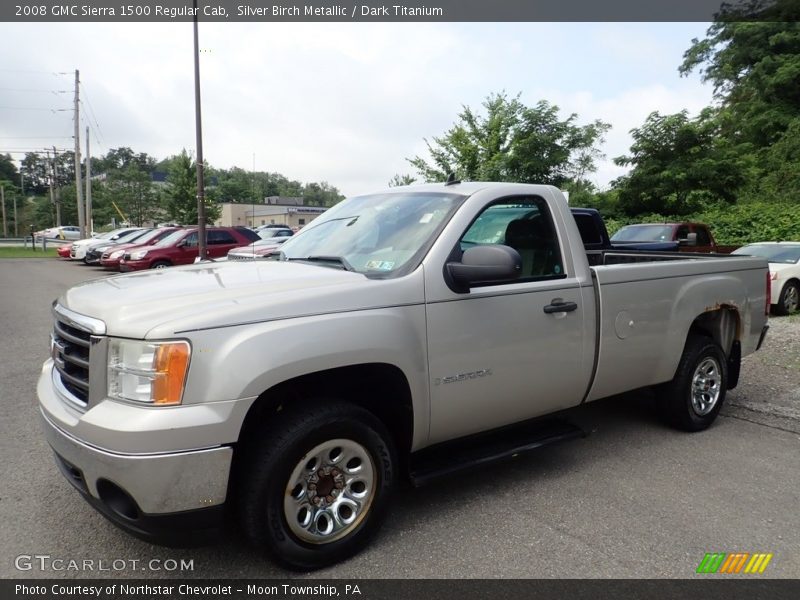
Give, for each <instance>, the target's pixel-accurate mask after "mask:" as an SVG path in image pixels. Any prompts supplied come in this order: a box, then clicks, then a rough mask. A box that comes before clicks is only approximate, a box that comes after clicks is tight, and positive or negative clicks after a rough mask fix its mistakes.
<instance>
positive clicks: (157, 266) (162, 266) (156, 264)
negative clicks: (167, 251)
mask: <svg viewBox="0 0 800 600" xmlns="http://www.w3.org/2000/svg"><path fill="white" fill-rule="evenodd" d="M168 266H170V265H169V263H168V262H167V261H165V260H157V261H156V262H154V263H153V264H152V265H150V268H151V269H166V268H167V267H168Z"/></svg>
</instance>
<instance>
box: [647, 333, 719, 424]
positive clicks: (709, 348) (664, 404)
mask: <svg viewBox="0 0 800 600" xmlns="http://www.w3.org/2000/svg"><path fill="white" fill-rule="evenodd" d="M727 387H728V368H727V361H726V359H725V353H724V352H723V351H722V348H720V347H719V345H717V343H716V342H714V340H712V339H711V338H709V337H706V336H702V335H695V334H690V335H689V338H688V339H687V340H686V346H685V347H684V350H683V356H681V360H680V363H679V364H678V369H677V371H676V372H675V377H674V378H673V379H672V381H670V382H668V383H665V384H663V385H661V386H659V387H658V388H657V390H656V397H657V400H658V405H659V410H660V412H661V415H662V416H663V417H664V419H665V420H666V421H667V422H668V423H669V424H670V425H672V426H674V427H677V428H678V429H683V430H684V431H702V430H703V429H706V428H707V427H709V426H710V425H711V424H712V423H713V422H714V419H716V418H717V415H718V414H719V411H720V409H721V408H722V403H723V402H724V401H725V393H726V391H727Z"/></svg>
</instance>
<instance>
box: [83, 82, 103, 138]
mask: <svg viewBox="0 0 800 600" xmlns="http://www.w3.org/2000/svg"><path fill="white" fill-rule="evenodd" d="M81 87H82V88H83V97H84V98H86V104H87V106H88V107H89V111H88V112H89V113H90V115H91V117H92V120H93V121H94V124H95V126H96V127H97V132H96V133H95V137H97V135H98V134H99V135H100V137H101V138H103V146H106V143H105V141H106V136H104V135H103V131H102V129H101V128H100V123H98V122H97V114H95V112H94V106H92V101H91V100H90V99H89V94H88V92H87V91H86V84H85V83H84V82H82V81H81ZM97 143H98V144H99V143H100V142H99V140H98V142H97Z"/></svg>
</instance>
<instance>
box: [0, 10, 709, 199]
mask: <svg viewBox="0 0 800 600" xmlns="http://www.w3.org/2000/svg"><path fill="white" fill-rule="evenodd" d="M707 27H708V24H706V23H675V24H673V23H622V24H613V23H610V24H603V23H555V24H551V23H478V24H467V23H444V24H412V23H353V24H350V23H201V24H200V47H201V50H202V54H201V67H200V68H201V84H202V100H203V128H204V131H203V134H204V135H203V144H204V153H205V156H206V159H207V160H208V162H209V163H210V164H212V165H213V166H215V167H225V168H228V167H231V166H239V167H241V168H243V169H247V170H249V169H252V168H253V162H254V161H253V157H254V155H255V168H256V170H260V171H276V172H279V173H283V174H284V175H286V176H287V177H289V178H291V179H297V180H300V181H303V182H309V181H328V182H329V183H331V184H332V185H335V186H336V187H338V188H339V189H340V190H341V191H342V192H343V193H344V194H345V195H354V194H359V193H364V192H369V191H372V190H375V189H380V188H383V187H385V186H386V184H387V182H388V180H389V179H390V178H391V177H392V176H393V175H394V174H395V173H401V174H402V173H411V174H413V173H414V172H413V170H412V169H411V167H410V165H408V163H407V162H406V161H405V158H406V157H413V156H414V155H416V154H423V155H424V153H425V144H424V142H423V138H426V137H427V138H430V137H432V136H436V135H440V134H442V133H443V132H444V131H445V130H447V129H448V128H449V127H450V126H451V125H452V124H453V122H454V121H455V118H456V116H457V114H458V112H459V110H460V109H461V106H462V105H469V106H473V107H477V106H479V104H480V103H481V101H482V100H483V99H484V98H485V97H486V96H487V95H488V94H490V93H492V92H499V91H502V90H505V91H506V92H508V93H509V94H511V95H514V94H517V93H521V100H522V101H523V102H524V103H526V104H528V105H533V104H535V103H536V102H538V101H539V100H540V99H544V100H547V101H549V102H551V103H554V104H556V105H558V106H559V107H560V109H561V111H562V116H567V115H568V114H569V113H572V112H575V113H577V114H578V118H579V121H578V122H579V123H581V124H582V123H586V122H589V121H591V120H594V119H602V120H604V121H607V122H609V123H611V124H612V126H613V128H612V130H611V132H610V133H609V134H608V136H607V139H606V143H605V144H604V146H603V151H604V152H605V153H606V155H607V159H606V160H604V161H602V162H601V164H600V165H599V167H600V168H599V169H598V171H597V173H595V174H594V176H593V179H594V181H595V182H596V183H597V184H598V185H599V186H601V187H606V186H607V185H608V183H609V181H611V180H612V179H614V178H615V177H617V176H619V175H620V174H621V173H623V172H624V170H623V169H620V168H619V167H616V166H615V165H614V164H613V163H612V162H611V158H613V157H614V156H619V155H620V154H625V153H626V152H627V151H628V148H629V146H630V135H629V134H628V131H629V130H630V129H631V128H633V127H638V126H639V125H641V124H642V123H643V121H644V119H645V118H646V117H647V115H648V114H649V113H650V112H652V111H655V110H658V111H661V112H662V113H667V112H677V111H679V110H681V109H683V108H686V109H688V110H689V111H690V112H691V113H692V114H696V113H697V112H698V111H699V110H700V109H701V108H703V107H704V106H706V105H708V104H709V103H710V102H711V95H712V89H711V87H710V86H709V85H704V84H702V83H701V82H700V79H699V77H698V76H697V75H692V76H690V77H688V78H681V77H679V75H678V71H677V67H678V65H679V64H680V62H681V60H682V55H683V52H684V51H685V50H686V49H687V48H688V47H689V45H690V42H691V39H692V38H693V37H702V36H703V34H704V33H705V30H706V29H707ZM0 56H3V57H4V60H3V64H2V66H1V67H0V76H2V81H0V152H2V153H4V152H6V151H21V150H27V149H38V148H43V147H45V146H52V145H56V146H57V147H60V148H68V147H71V145H72V144H73V143H74V142H73V141H72V137H71V136H72V127H73V125H72V112H71V110H70V109H71V107H72V89H73V74H72V71H74V69H80V73H81V81H82V99H83V100H84V103H83V107H82V111H83V114H82V115H81V121H82V126H81V135H82V136H83V135H84V131H85V126H86V125H89V126H90V127H91V128H92V134H91V142H92V146H93V149H92V154H95V155H96V154H103V153H105V152H107V151H108V150H109V149H110V148H115V147H119V146H129V147H131V148H133V149H134V150H135V151H137V152H147V153H149V154H151V155H153V156H155V157H156V158H158V159H161V158H165V157H166V156H169V155H172V154H176V153H178V152H180V150H181V148H186V149H187V150H189V151H191V152H193V151H194V148H195V134H194V87H193V86H194V81H193V63H192V26H191V24H190V23H153V24H144V23H141V24H120V23H103V24H101V23H93V24H90V23H77V24H17V23H14V24H12V23H1V24H0ZM59 73H66V74H65V75H63V74H59ZM64 92H66V93H64ZM53 111H54V112H53ZM82 146H83V144H82ZM12 156H13V157H14V158H15V159H19V158H21V157H22V155H21V154H13V155H12Z"/></svg>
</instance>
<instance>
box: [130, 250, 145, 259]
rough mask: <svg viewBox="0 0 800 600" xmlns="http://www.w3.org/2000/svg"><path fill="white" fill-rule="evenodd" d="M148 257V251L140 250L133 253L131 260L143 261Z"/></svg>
mask: <svg viewBox="0 0 800 600" xmlns="http://www.w3.org/2000/svg"><path fill="white" fill-rule="evenodd" d="M145 256H147V250H139V251H138V252H131V260H142V259H143V258H144V257H145Z"/></svg>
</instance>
